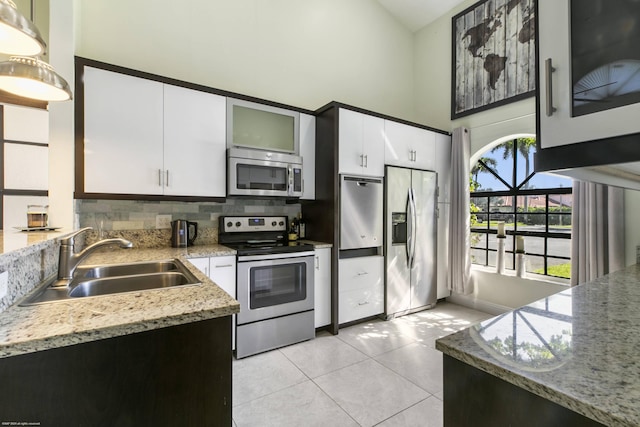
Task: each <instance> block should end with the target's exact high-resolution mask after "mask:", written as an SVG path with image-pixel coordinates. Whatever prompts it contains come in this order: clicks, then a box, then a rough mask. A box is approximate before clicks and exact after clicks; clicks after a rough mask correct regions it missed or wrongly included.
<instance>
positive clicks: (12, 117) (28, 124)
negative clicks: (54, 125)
mask: <svg viewBox="0 0 640 427" xmlns="http://www.w3.org/2000/svg"><path fill="white" fill-rule="evenodd" d="M2 115H3V118H4V120H3V125H4V140H5V141H20V142H37V143H41V144H47V143H49V111H47V110H43V109H42V108H29V107H18V106H16V105H8V104H7V105H4V106H3V107H2Z"/></svg>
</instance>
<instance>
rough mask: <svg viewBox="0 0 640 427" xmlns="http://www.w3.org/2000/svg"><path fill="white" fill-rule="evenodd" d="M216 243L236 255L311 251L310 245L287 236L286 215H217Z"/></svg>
mask: <svg viewBox="0 0 640 427" xmlns="http://www.w3.org/2000/svg"><path fill="white" fill-rule="evenodd" d="M218 242H219V243H220V244H221V245H225V246H228V247H230V248H232V249H235V250H236V251H237V253H238V255H263V254H265V255H266V254H277V253H293V252H305V251H313V249H314V247H313V245H312V244H309V243H304V242H299V241H289V240H288V239H287V217H238V216H233V217H220V229H219V233H218Z"/></svg>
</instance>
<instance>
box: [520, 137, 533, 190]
mask: <svg viewBox="0 0 640 427" xmlns="http://www.w3.org/2000/svg"><path fill="white" fill-rule="evenodd" d="M516 147H517V149H516V171H517V174H516V186H519V185H520V184H522V182H523V181H524V180H525V179H526V178H527V177H528V176H529V175H530V174H531V173H532V172H533V155H534V153H535V152H536V140H535V139H534V138H518V140H517V142H516ZM530 185H531V183H530V182H529V181H527V182H526V183H525V184H524V185H523V186H522V188H523V189H525V190H526V189H528V188H533V187H531V186H530Z"/></svg>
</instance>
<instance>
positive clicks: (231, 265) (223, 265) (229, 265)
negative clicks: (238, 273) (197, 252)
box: [216, 264, 233, 268]
mask: <svg viewBox="0 0 640 427" xmlns="http://www.w3.org/2000/svg"><path fill="white" fill-rule="evenodd" d="M225 267H233V264H222V265H216V268H225Z"/></svg>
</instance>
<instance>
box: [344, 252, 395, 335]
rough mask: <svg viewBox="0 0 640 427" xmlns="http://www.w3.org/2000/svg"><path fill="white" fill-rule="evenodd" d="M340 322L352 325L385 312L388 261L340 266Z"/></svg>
mask: <svg viewBox="0 0 640 427" xmlns="http://www.w3.org/2000/svg"><path fill="white" fill-rule="evenodd" d="M338 268H339V271H338V289H339V292H338V294H339V295H338V322H339V323H340V324H343V323H347V322H352V321H355V320H359V319H363V318H366V317H370V316H375V315H378V314H381V313H382V312H383V311H384V257H382V256H369V257H359V258H347V259H341V260H339V262H338Z"/></svg>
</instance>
